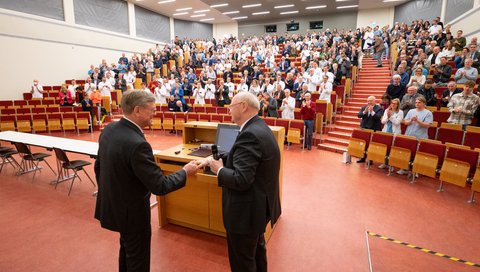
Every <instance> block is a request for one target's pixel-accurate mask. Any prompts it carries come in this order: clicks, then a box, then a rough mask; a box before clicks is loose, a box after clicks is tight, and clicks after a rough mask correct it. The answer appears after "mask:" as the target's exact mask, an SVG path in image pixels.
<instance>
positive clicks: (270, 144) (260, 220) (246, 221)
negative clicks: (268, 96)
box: [218, 116, 281, 235]
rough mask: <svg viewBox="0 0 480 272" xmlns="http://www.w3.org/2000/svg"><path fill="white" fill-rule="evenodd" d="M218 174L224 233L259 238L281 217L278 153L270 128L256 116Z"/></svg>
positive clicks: (227, 156)
mask: <svg viewBox="0 0 480 272" xmlns="http://www.w3.org/2000/svg"><path fill="white" fill-rule="evenodd" d="M222 158H223V161H224V168H222V169H221V170H220V172H219V173H218V185H219V186H221V187H223V188H222V208H223V224H224V226H225V229H226V230H227V232H230V233H237V234H253V235H258V234H261V233H264V232H265V227H266V225H267V223H268V221H269V220H271V224H272V225H273V224H275V222H277V219H278V217H279V216H280V214H281V208H280V194H279V173H280V150H279V148H278V144H277V141H276V140H275V137H274V136H273V133H272V131H271V130H270V128H269V127H268V126H267V125H266V124H265V122H264V121H263V120H262V119H260V118H259V117H258V116H255V117H253V118H252V119H250V120H249V121H248V122H247V123H246V124H245V126H244V127H243V130H242V131H241V132H240V134H239V135H238V137H237V139H236V141H235V144H234V145H233V147H232V149H231V150H230V152H229V153H227V154H224V155H223V156H222Z"/></svg>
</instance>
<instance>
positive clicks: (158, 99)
mask: <svg viewBox="0 0 480 272" xmlns="http://www.w3.org/2000/svg"><path fill="white" fill-rule="evenodd" d="M168 94H169V92H168V91H167V88H166V87H165V84H164V83H163V82H159V85H158V87H156V88H155V103H157V104H167V98H168Z"/></svg>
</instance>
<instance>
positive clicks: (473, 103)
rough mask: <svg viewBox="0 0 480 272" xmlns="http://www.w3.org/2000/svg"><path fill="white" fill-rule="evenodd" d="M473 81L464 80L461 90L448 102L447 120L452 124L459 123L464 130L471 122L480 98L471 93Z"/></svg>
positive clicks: (473, 85)
mask: <svg viewBox="0 0 480 272" xmlns="http://www.w3.org/2000/svg"><path fill="white" fill-rule="evenodd" d="M474 87H475V81H473V80H469V81H467V82H465V85H464V87H463V92H461V93H457V94H454V95H453V96H452V97H451V98H450V101H449V102H448V111H450V117H448V120H447V122H448V123H452V124H461V125H462V126H463V129H464V130H465V128H466V126H468V125H470V124H471V123H472V118H473V115H474V114H475V111H476V110H477V108H478V103H479V101H480V98H479V97H478V96H477V95H475V94H474V93H473V88H474Z"/></svg>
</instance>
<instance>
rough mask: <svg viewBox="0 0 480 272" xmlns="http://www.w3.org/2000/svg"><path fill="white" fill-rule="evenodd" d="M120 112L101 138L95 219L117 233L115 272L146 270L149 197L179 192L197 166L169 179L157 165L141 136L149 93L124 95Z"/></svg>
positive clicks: (149, 112)
mask: <svg viewBox="0 0 480 272" xmlns="http://www.w3.org/2000/svg"><path fill="white" fill-rule="evenodd" d="M122 110H123V113H124V117H123V118H122V119H121V120H120V121H118V122H114V123H111V124H109V125H108V126H107V127H106V128H105V129H104V130H103V132H102V134H101V135H100V139H99V149H98V157H97V159H96V161H95V176H96V178H97V183H98V195H97V203H96V207H95V218H96V219H98V220H99V221H100V223H101V226H102V227H103V228H106V229H109V230H112V231H116V232H120V256H119V271H149V270H150V237H151V228H150V192H152V193H154V194H156V195H165V194H167V193H169V192H172V191H175V190H178V189H180V188H182V187H183V186H185V182H186V179H187V175H193V174H195V173H196V171H197V164H196V162H195V161H192V162H190V163H189V164H187V165H185V166H184V167H183V169H181V170H179V171H177V172H175V173H173V174H171V175H168V176H164V175H163V173H162V170H161V169H160V168H159V167H158V165H157V164H156V162H155V159H154V157H153V153H152V147H151V146H150V144H149V143H148V142H147V141H146V140H145V136H144V135H143V131H142V128H143V127H145V126H148V125H150V124H151V120H152V118H153V115H154V113H155V96H154V95H153V94H151V93H147V92H141V91H128V92H126V93H125V94H124V95H123V98H122Z"/></svg>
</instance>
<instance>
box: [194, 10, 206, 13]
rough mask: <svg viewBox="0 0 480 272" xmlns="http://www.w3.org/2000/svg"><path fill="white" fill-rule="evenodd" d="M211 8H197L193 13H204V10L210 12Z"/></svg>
mask: <svg viewBox="0 0 480 272" xmlns="http://www.w3.org/2000/svg"><path fill="white" fill-rule="evenodd" d="M209 11H210V10H209V9H201V10H196V11H194V12H193V13H203V12H209Z"/></svg>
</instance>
